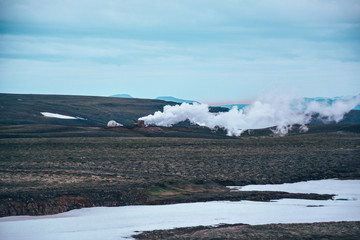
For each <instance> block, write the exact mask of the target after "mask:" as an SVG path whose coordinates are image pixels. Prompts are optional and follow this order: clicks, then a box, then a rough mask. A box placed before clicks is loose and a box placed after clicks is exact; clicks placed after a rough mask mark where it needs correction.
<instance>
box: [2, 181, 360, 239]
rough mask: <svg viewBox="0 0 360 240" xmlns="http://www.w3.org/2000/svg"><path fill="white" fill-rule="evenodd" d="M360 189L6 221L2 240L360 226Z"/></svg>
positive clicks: (337, 187)
mask: <svg viewBox="0 0 360 240" xmlns="http://www.w3.org/2000/svg"><path fill="white" fill-rule="evenodd" d="M359 184H360V180H335V179H332V180H321V181H309V182H301V183H296V184H284V185H277V186H275V185H265V186H267V187H263V188H264V189H263V190H274V191H278V190H280V191H290V192H312V193H329V194H337V196H336V197H335V199H338V200H326V201H323V200H321V201H316V200H299V199H282V200H278V201H273V202H252V201H240V202H229V201H216V202H200V203H186V204H172V205H162V206H125V207H96V208H85V209H79V210H73V211H70V212H66V213H61V214H57V215H51V216H39V217H29V216H19V217H5V218H0V239H3V240H6V239H47V240H50V239H128V238H129V237H130V236H131V235H133V234H135V233H136V232H137V231H148V230H155V229H171V228H176V227H190V226H198V225H215V224H220V223H229V224H233V223H246V224H253V225H254V224H269V223H311V222H330V221H360V188H359V187H358V186H360V185H359ZM246 188H247V187H243V188H242V189H246ZM266 188H269V189H266ZM246 190H249V189H246ZM344 199H347V200H344Z"/></svg>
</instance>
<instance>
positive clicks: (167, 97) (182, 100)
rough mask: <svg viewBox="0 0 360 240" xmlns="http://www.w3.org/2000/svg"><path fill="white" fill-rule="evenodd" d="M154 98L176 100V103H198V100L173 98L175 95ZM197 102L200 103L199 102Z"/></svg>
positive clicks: (168, 100)
mask: <svg viewBox="0 0 360 240" xmlns="http://www.w3.org/2000/svg"><path fill="white" fill-rule="evenodd" d="M156 99H157V100H163V101H167V102H176V103H199V102H198V101H193V100H184V99H180V98H175V97H170V96H165V97H157V98H156ZM199 104H200V103H199Z"/></svg>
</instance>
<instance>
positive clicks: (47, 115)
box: [41, 112, 86, 120]
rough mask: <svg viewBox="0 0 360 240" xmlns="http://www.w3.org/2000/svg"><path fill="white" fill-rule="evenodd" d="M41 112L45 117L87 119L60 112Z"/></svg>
mask: <svg viewBox="0 0 360 240" xmlns="http://www.w3.org/2000/svg"><path fill="white" fill-rule="evenodd" d="M41 114H42V115H43V116H44V117H49V118H59V119H80V120H86V119H85V118H81V117H72V116H67V115H62V114H58V113H50V112H41Z"/></svg>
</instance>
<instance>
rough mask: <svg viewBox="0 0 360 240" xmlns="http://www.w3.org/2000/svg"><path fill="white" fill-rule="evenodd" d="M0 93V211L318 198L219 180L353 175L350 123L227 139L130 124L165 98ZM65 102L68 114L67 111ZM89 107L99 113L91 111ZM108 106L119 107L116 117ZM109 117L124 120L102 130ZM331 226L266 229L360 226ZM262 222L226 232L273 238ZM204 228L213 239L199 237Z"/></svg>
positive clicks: (358, 142) (359, 162)
mask: <svg viewBox="0 0 360 240" xmlns="http://www.w3.org/2000/svg"><path fill="white" fill-rule="evenodd" d="M0 97H1V98H0V100H1V102H0V107H1V109H2V115H1V116H0V216H10V215H43V214H53V213H59V212H64V211H68V210H71V209H76V208H82V207H91V206H120V205H134V204H167V203H179V202H196V201H209V200H244V199H246V200H255V201H269V200H272V199H279V198H307V199H330V198H331V197H332V196H331V195H318V194H289V193H284V192H275V193H274V192H230V191H229V189H228V188H226V187H225V186H228V185H246V184H268V183H284V182H297V181H304V180H315V179H329V178H340V179H360V124H358V123H351V124H350V123H348V124H346V123H343V124H333V125H310V126H309V128H310V131H309V132H308V133H306V134H299V133H298V131H296V127H295V129H294V131H293V132H290V134H289V135H288V136H285V137H274V136H272V135H271V131H270V130H269V129H263V130H257V131H254V132H252V133H251V134H248V133H245V134H244V135H243V136H241V137H227V136H226V133H225V131H223V130H218V131H216V132H214V131H212V130H209V129H207V128H203V127H197V126H182V127H181V126H179V127H173V128H162V127H147V128H144V127H138V126H134V125H133V123H135V122H136V120H137V118H138V117H141V116H144V115H147V114H149V113H153V112H154V111H156V110H161V109H162V107H163V106H164V105H166V104H167V103H166V102H162V101H155V100H149V102H147V101H148V100H136V99H118V98H92V97H74V96H67V97H63V96H62V97H61V96H45V95H44V96H42V95H6V94H0ZM19 99H21V101H20V100H19ZM19 102H20V103H19ZM126 104H128V105H126ZM67 105H70V106H71V107H69V109H72V110H67V108H66V106H67ZM75 106H78V110H77V109H76V107H75ZM101 106H104V107H101ZM134 106H135V107H134ZM84 109H85V110H84ZM96 109H99V110H98V112H95V113H94V112H93V111H96ZM104 109H105V110H104ZM116 109H119V110H118V111H119V112H117V113H116V114H115V113H114V111H116ZM131 109H132V110H131ZM134 109H135V110H134ZM40 111H48V112H53V113H60V114H65V115H70V116H80V117H85V118H87V119H88V120H87V121H88V122H86V124H90V123H94V124H93V125H91V124H90V125H86V124H84V120H61V119H51V118H45V117H43V116H42V115H41V114H39V112H40ZM106 111H108V112H106ZM104 114H105V115H104ZM106 114H107V115H106ZM354 114H355V115H356V114H357V113H356V112H355V113H354ZM31 116H32V117H31ZM356 116H357V115H356ZM110 119H114V120H116V121H118V122H121V123H124V124H127V125H126V126H125V127H118V128H107V127H105V125H106V123H107V121H108V120H110ZM126 121H128V122H126ZM354 224H355V225H354ZM335 225H336V224H335ZM335 225H334V226H332V225H331V227H328V225H327V224H323V225H319V226H317V225H312V224H310V225H309V226H308V225H302V226H303V227H301V228H298V227H297V226H295V225H289V226H288V227H287V226H273V227H274V228H276V229H278V230H276V231H277V232H284V233H286V234H287V233H288V232H294V231H295V230H292V228H294V229H302V228H303V229H305V230H306V229H308V230H309V231H310V232H314V231H315V230H314V229H316V227H320V228H322V227H321V226H325V227H324V228H322V229H324V230H323V231H324V232H325V233H326V234H328V235H329V236H334V238H328V237H326V236H327V235H326V234H325V235H324V236H325V237H322V238H325V239H326V238H328V239H338V238H337V236H338V235H333V233H334V232H332V230H326V229H328V228H331V229H333V227H334V229H337V227H338V228H339V229H343V230H344V231H345V232H347V231H348V230H349V229H355V230H356V229H357V232H356V231H355V230H354V231H352V230H351V231H352V232H355V236H356V235H357V236H358V235H359V234H358V228H359V225H358V223H341V224H340V223H339V224H338V225H336V226H335ZM329 226H330V225H329ZM268 227H270V226H268ZM268 227H267V226H265V227H264V226H263V227H261V226H259V228H257V227H255V226H254V227H248V226H246V227H244V226H242V225H241V226H236V227H235V226H234V229H233V228H230V230H231V231H230V232H233V235H230V236H232V237H233V238H229V239H239V238H237V237H234V236H237V234H238V233H239V231H250V232H251V231H255V232H258V233H259V234H260V235H259V236H260V237H259V238H257V239H260V238H261V236H264V235H261V234H270V235H268V236H273V235H271V233H270V232H269V230H267V228H268ZM238 228H239V229H238ZM240 228H241V229H240ZM221 229H222V228H218V229H213V230H212V229H207V230H206V231H210V232H207V233H204V234H205V235H203V236H204V237H203V238H207V237H206V236H210V237H209V238H210V239H216V238H218V239H222V238H223V235H222V234H223V232H222V231H223V230H221ZM311 229H313V230H311ZM346 229H347V230H346ZM188 230H189V229H188ZM188 230H186V231H185V232H181V231H180V232H175V233H176V234H178V235H179V238H176V236H177V235H176V234H175V235H174V237H173V238H174V239H187V235H184V238H182V236H181V234H190V232H191V234H195V233H196V234H197V235H195V236H200V235H201V234H202V233H203V231H202V230H201V231H200V230H199V229H195V230H194V229H190V230H189V231H190V232H187V231H188ZM193 230H194V231H193ZM228 230H229V229H228ZM192 231H193V233H192ZM226 231H227V230H224V232H226ZM299 231H300V230H299ZM349 231H350V230H349ZM351 231H350V232H351ZM212 232H213V233H214V234H215V235H206V234H213V233H212ZM295 232H296V231H295ZM310 232H309V233H310ZM199 234H200V235H199ZM234 234H235V235H234ZM286 234H285V235H284V236H292V237H291V238H293V237H294V236H295V235H294V236H293V235H286ZM296 234H297V233H296ZM299 234H300V236H301V234H302V232H301V231H300V232H299ZM304 234H305V233H304ZM149 236H150V235H149ZM214 236H215V237H214ZM216 236H219V237H216ZM249 236H252V235H249ZM254 236H255V235H254ZM274 236H275V235H274ZM304 236H307V235H304ZM319 236H320V235H319ZM321 236H323V235H321ZM339 236H340V235H339ZM344 236H345V235H344ZM352 236H354V234H353V235H352ZM280 237H281V236H280ZM280 237H279V236H277V237H276V236H275V237H273V238H272V239H278V238H280ZM199 238H201V237H195V239H199ZM285 238H286V237H284V238H283V239H285ZM287 238H289V237H287ZM148 239H152V237H151V238H148ZM154 239H156V238H154ZM159 239H167V238H161V237H160V238H159ZM169 239H171V238H170V237H169ZM244 239H251V238H250V237H249V238H244ZM254 239H256V238H255V237H254ZM270 239H271V238H270ZM280 239H281V238H280ZM294 239H312V238H311V237H309V238H296V237H294ZM319 239H321V238H320V237H319ZM342 239H352V238H342Z"/></svg>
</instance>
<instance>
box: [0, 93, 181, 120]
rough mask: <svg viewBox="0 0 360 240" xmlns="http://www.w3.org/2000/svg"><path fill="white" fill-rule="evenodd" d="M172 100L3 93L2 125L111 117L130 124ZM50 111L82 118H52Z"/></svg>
mask: <svg viewBox="0 0 360 240" xmlns="http://www.w3.org/2000/svg"><path fill="white" fill-rule="evenodd" d="M169 104H170V105H174V103H173V102H165V101H160V100H149V99H136V98H116V97H112V98H111V97H93V96H66V95H35V94H34V95H33V94H0V111H1V114H0V125H18V124H56V125H68V126H106V124H107V122H108V121H109V120H115V121H117V122H119V123H121V124H124V125H129V124H132V123H135V122H137V120H138V118H139V117H142V116H146V115H148V114H153V113H154V112H155V111H161V110H163V107H164V106H165V105H169ZM41 112H48V113H54V114H61V115H66V116H72V117H78V118H83V119H86V120H82V119H70V120H69V119H58V118H49V117H45V116H43V115H42V114H41Z"/></svg>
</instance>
